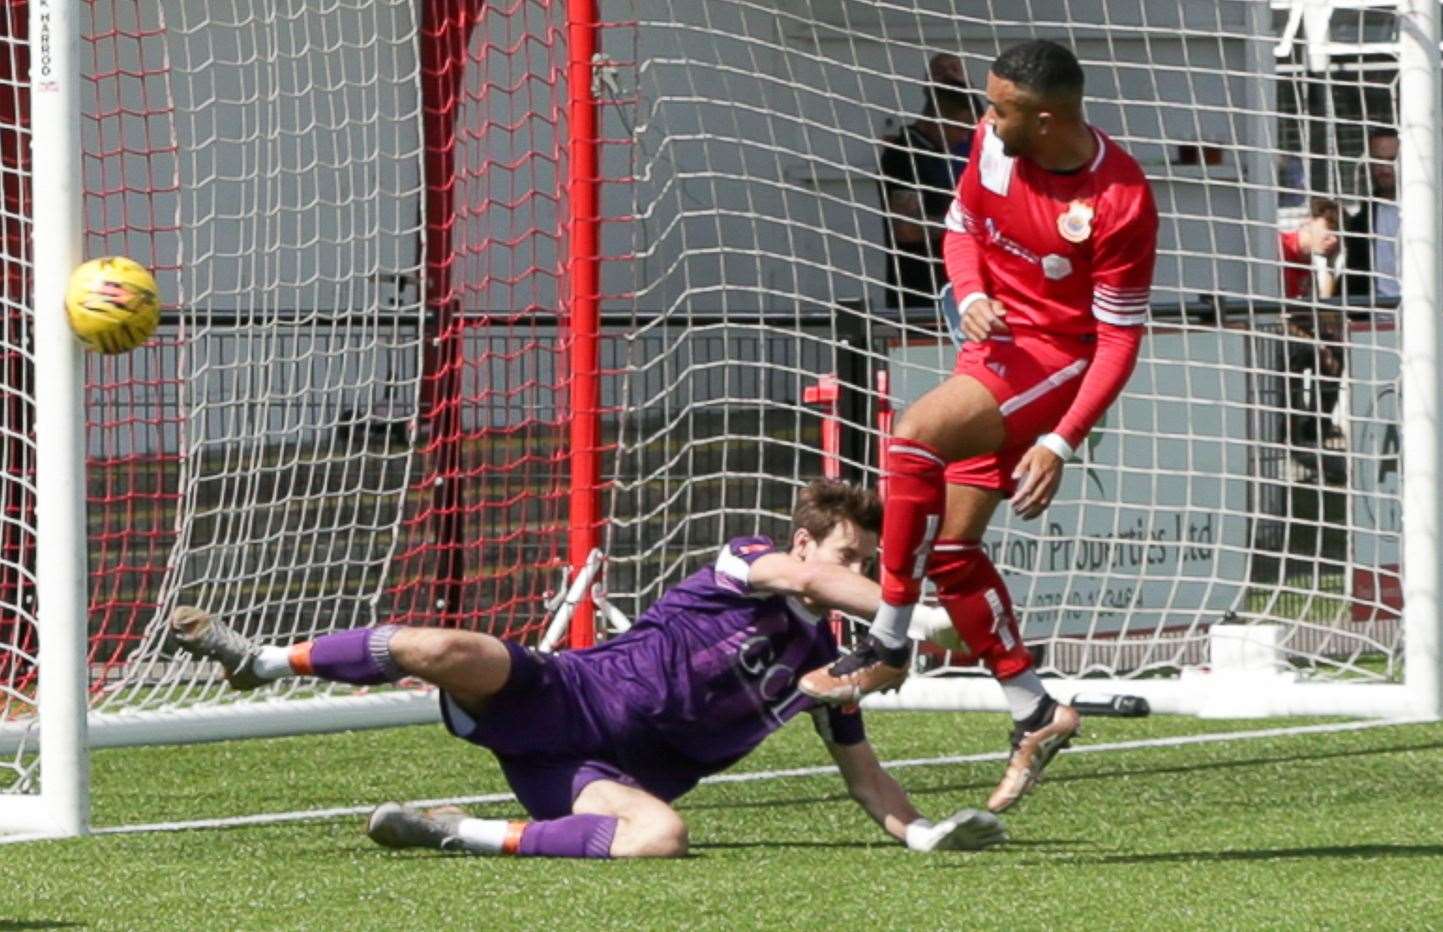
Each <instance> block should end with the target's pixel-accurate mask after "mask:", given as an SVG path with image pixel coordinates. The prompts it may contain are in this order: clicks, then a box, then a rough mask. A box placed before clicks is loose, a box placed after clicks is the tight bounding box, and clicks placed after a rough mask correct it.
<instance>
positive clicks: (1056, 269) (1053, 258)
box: [1042, 252, 1072, 281]
mask: <svg viewBox="0 0 1443 932" xmlns="http://www.w3.org/2000/svg"><path fill="white" fill-rule="evenodd" d="M1042 274H1043V275H1046V276H1047V277H1048V278H1050V279H1051V280H1052V281H1058V280H1059V279H1063V278H1066V277H1067V276H1069V275H1071V274H1072V261H1071V260H1069V259H1068V258H1067V257H1066V256H1059V255H1058V254H1057V253H1055V252H1054V253H1051V254H1050V255H1046V256H1043V257H1042Z"/></svg>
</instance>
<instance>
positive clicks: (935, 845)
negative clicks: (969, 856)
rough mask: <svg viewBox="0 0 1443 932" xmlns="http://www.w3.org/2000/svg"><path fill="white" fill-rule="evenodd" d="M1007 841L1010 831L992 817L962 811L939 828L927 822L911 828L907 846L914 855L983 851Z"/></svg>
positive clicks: (953, 815)
mask: <svg viewBox="0 0 1443 932" xmlns="http://www.w3.org/2000/svg"><path fill="white" fill-rule="evenodd" d="M1006 840H1007V829H1006V828H1004V827H1003V826H1002V820H1001V819H999V818H997V817H996V816H995V815H993V814H992V813H990V812H981V811H979V810H977V809H959V810H957V811H956V812H954V813H952V815H950V816H948V817H947V818H946V819H943V820H942V821H941V822H938V823H937V824H936V825H933V824H932V823H931V822H929V821H927V820H926V819H918V820H917V821H915V822H913V823H911V824H909V825H908V826H907V838H906V843H907V847H908V849H910V850H912V851H981V850H982V849H983V848H990V847H992V846H993V845H997V844H1001V843H1002V842H1004V841H1006Z"/></svg>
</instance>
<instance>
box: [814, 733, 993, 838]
mask: <svg viewBox="0 0 1443 932" xmlns="http://www.w3.org/2000/svg"><path fill="white" fill-rule="evenodd" d="M818 713H819V714H825V712H824V711H823V710H818ZM824 737H825V736H824ZM827 750H828V751H829V752H831V755H832V760H834V761H836V763H837V769H838V770H840V771H841V773H842V779H843V780H844V781H845V782H846V784H847V792H848V793H849V794H850V795H851V797H852V798H853V799H855V800H856V801H857V804H858V805H860V806H861V807H862V808H863V809H864V810H865V811H866V813H867V815H869V816H871V817H872V820H873V821H874V822H876V823H877V824H878V825H880V826H882V829H883V830H884V831H885V832H886V833H887V834H888V835H891V836H892V837H893V838H895V839H897V840H898V841H900V842H902V843H903V844H905V845H906V846H907V847H908V848H911V849H912V850H913V851H942V850H976V849H979V848H986V847H989V846H991V845H995V844H997V843H999V842H1002V841H1005V840H1006V838H1007V833H1006V831H1005V830H1004V829H1003V827H1002V822H1001V821H1000V820H999V819H998V818H997V817H996V816H994V815H992V814H991V813H987V812H978V811H977V810H974V809H963V810H960V811H958V812H956V813H953V814H952V815H951V816H950V817H948V818H946V819H943V820H942V821H941V822H938V823H933V822H931V821H930V820H928V819H925V818H923V817H922V815H921V813H919V812H918V811H917V809H916V807H914V806H913V805H912V801H911V799H910V798H908V796H907V792H906V790H904V789H902V786H901V784H899V783H898V782H897V781H896V780H894V779H893V778H892V775H891V774H889V773H887V771H885V770H883V769H882V765H881V763H880V762H879V761H878V760H877V755H876V753H875V752H874V751H873V750H872V745H871V744H869V743H868V742H867V741H866V740H865V739H863V740H861V741H857V742H855V743H853V744H839V743H836V742H834V741H828V742H827Z"/></svg>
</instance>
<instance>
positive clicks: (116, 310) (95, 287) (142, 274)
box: [65, 256, 160, 354]
mask: <svg viewBox="0 0 1443 932" xmlns="http://www.w3.org/2000/svg"><path fill="white" fill-rule="evenodd" d="M65 312H66V314H67V315H69V317H70V329H71V330H73V331H75V336H76V337H77V338H79V340H80V342H81V343H84V344H85V345H86V346H87V347H89V348H90V349H93V350H95V351H96V352H97V353H106V354H112V353H128V352H130V351H131V350H133V349H135V348H136V347H137V346H139V345H140V344H142V343H144V342H145V341H146V340H148V339H150V335H151V334H152V333H154V332H155V328H156V325H157V324H159V323H160V292H159V291H158V289H157V288H156V285H155V277H154V276H153V275H151V274H150V270H148V269H147V268H146V267H145V266H143V265H141V264H140V263H139V262H136V261H135V260H134V259H127V258H125V257H124V256H106V257H105V258H103V259H91V260H90V261H89V262H86V263H85V264H84V265H81V266H80V267H78V268H77V269H76V270H75V271H74V272H71V273H70V284H69V285H68V286H67V287H66V289H65Z"/></svg>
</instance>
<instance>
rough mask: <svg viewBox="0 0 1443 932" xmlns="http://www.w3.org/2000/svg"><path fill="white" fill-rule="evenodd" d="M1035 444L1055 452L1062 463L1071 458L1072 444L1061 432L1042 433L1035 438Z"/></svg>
mask: <svg viewBox="0 0 1443 932" xmlns="http://www.w3.org/2000/svg"><path fill="white" fill-rule="evenodd" d="M1037 445H1038V446H1039V447H1046V448H1047V449H1049V450H1051V451H1052V452H1053V453H1056V454H1057V455H1058V456H1059V457H1061V459H1062V461H1063V462H1064V463H1065V462H1067V461H1068V460H1070V459H1072V453H1073V450H1072V444H1070V443H1068V442H1067V441H1066V440H1064V439H1063V438H1062V435H1061V434H1043V435H1042V436H1041V437H1038V438H1037Z"/></svg>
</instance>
